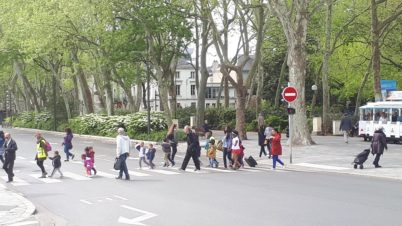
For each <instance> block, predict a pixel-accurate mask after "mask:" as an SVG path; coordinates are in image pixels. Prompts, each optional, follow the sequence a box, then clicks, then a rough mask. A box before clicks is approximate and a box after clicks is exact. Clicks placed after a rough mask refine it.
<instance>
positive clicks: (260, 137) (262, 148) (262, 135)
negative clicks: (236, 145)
mask: <svg viewBox="0 0 402 226" xmlns="http://www.w3.org/2000/svg"><path fill="white" fill-rule="evenodd" d="M264 131H265V128H264V126H260V128H259V129H258V145H260V158H261V156H262V154H264V156H267V153H266V152H265V140H266V137H265V133H264Z"/></svg>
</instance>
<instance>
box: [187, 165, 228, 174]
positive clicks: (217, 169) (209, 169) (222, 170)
mask: <svg viewBox="0 0 402 226" xmlns="http://www.w3.org/2000/svg"><path fill="white" fill-rule="evenodd" d="M188 167H190V168H195V167H194V166H188ZM201 170H208V171H215V172H221V173H234V172H235V171H233V170H226V169H219V168H210V167H203V168H201Z"/></svg>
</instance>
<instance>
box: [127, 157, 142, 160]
mask: <svg viewBox="0 0 402 226" xmlns="http://www.w3.org/2000/svg"><path fill="white" fill-rule="evenodd" d="M128 159H131V160H139V159H140V158H136V157H129V158H128Z"/></svg>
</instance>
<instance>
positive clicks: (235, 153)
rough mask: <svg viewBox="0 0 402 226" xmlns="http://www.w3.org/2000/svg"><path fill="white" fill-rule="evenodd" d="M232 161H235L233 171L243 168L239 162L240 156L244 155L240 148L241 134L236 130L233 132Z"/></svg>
mask: <svg viewBox="0 0 402 226" xmlns="http://www.w3.org/2000/svg"><path fill="white" fill-rule="evenodd" d="M232 136H233V138H232V160H233V169H234V170H236V169H239V168H240V167H241V163H240V162H239V156H240V155H241V154H242V150H241V148H240V139H239V132H237V131H236V130H233V131H232Z"/></svg>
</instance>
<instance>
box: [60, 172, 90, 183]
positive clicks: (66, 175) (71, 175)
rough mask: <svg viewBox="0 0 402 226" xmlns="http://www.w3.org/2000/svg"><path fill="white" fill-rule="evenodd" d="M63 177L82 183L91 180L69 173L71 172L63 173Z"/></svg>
mask: <svg viewBox="0 0 402 226" xmlns="http://www.w3.org/2000/svg"><path fill="white" fill-rule="evenodd" d="M63 175H64V177H67V178H71V179H73V180H82V181H85V180H91V178H89V177H86V176H81V175H79V174H76V173H71V172H63Z"/></svg>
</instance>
